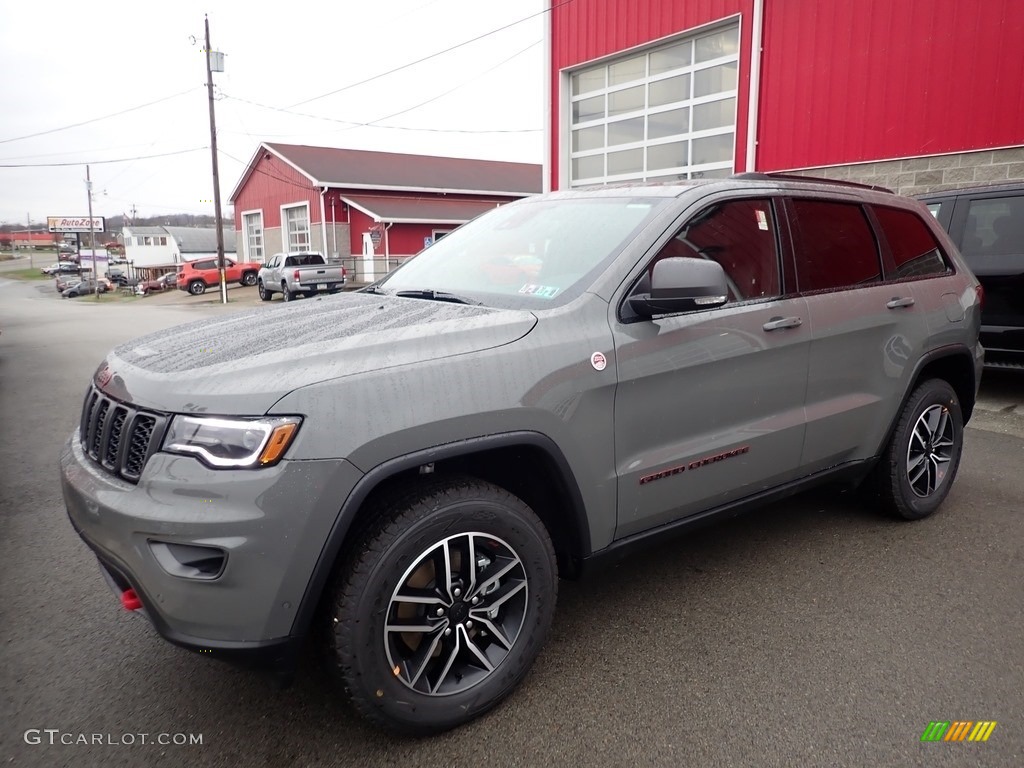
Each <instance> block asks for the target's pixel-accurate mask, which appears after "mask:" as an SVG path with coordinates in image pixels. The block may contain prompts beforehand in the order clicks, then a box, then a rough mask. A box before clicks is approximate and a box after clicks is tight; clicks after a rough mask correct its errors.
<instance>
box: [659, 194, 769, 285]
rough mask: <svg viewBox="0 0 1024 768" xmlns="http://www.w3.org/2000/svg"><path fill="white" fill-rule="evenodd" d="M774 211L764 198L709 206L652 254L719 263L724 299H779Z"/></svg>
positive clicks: (730, 201)
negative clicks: (725, 285)
mask: <svg viewBox="0 0 1024 768" xmlns="http://www.w3.org/2000/svg"><path fill="white" fill-rule="evenodd" d="M777 240H778V238H777V237H776V225H775V210H774V206H773V205H772V201H771V200H770V199H767V198H762V199H754V200H729V201H726V202H721V203H715V204H714V205H712V206H710V207H708V208H705V209H704V210H702V211H701V212H700V213H698V214H697V215H696V216H694V217H692V218H691V219H690V220H689V221H688V222H687V223H686V224H684V225H683V227H682V228H681V229H680V230H679V231H678V232H677V233H676V234H675V236H674V237H673V238H672V239H671V240H669V241H668V243H666V244H665V246H664V247H663V248H662V249H661V250H660V251H659V252H658V255H657V256H656V257H655V258H654V260H653V261H652V262H651V264H650V266H649V268H648V269H649V271H648V274H651V271H653V269H654V265H655V264H656V263H657V262H658V261H660V260H661V259H665V258H670V257H674V256H685V257H688V258H691V259H707V260H709V261H717V262H718V263H719V264H721V265H722V269H723V270H724V271H725V276H726V278H727V281H728V287H729V301H730V302H737V301H756V300H759V299H769V298H775V297H778V296H780V295H781V293H782V291H781V288H780V280H779V257H778V244H777Z"/></svg>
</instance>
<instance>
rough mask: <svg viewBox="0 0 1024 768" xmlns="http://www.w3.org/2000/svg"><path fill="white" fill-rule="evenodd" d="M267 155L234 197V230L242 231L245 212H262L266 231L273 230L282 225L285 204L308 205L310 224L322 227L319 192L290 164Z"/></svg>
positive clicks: (259, 161)
mask: <svg viewBox="0 0 1024 768" xmlns="http://www.w3.org/2000/svg"><path fill="white" fill-rule="evenodd" d="M266 154H269V153H266ZM266 154H265V155H264V157H261V158H260V159H259V160H258V161H257V163H256V167H255V168H254V169H253V172H252V173H251V174H250V175H249V178H248V179H247V180H246V182H245V184H244V185H243V186H242V189H241V190H239V192H238V197H236V198H235V230H236V231H240V230H241V229H242V211H252V210H260V209H262V210H263V228H264V229H273V228H274V227H280V226H281V206H282V205H291V204H292V203H302V202H308V203H309V223H310V224H311V225H312V224H319V223H320V192H319V190H317V189H316V188H314V187H313V185H312V183H311V182H310V180H309V179H308V178H306V177H305V176H303V175H302V174H301V173H299V172H298V171H296V170H295V169H294V168H292V167H291V166H290V165H288V164H287V163H285V162H283V161H281V160H280V159H278V158H277V157H275V156H273V155H270V157H269V158H268V157H267V156H266ZM329 216H330V213H329V212H328V217H329ZM339 219H340V217H339Z"/></svg>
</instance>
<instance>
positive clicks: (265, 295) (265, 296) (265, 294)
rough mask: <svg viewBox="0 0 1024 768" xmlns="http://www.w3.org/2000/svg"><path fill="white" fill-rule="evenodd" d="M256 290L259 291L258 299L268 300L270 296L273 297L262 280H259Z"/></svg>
mask: <svg viewBox="0 0 1024 768" xmlns="http://www.w3.org/2000/svg"><path fill="white" fill-rule="evenodd" d="M257 290H258V291H259V293H260V301H270V300H271V299H272V298H274V294H273V293H272V292H270V291H268V290H267V289H266V288H264V287H263V281H262V280H261V281H260V282H259V284H258V286H257Z"/></svg>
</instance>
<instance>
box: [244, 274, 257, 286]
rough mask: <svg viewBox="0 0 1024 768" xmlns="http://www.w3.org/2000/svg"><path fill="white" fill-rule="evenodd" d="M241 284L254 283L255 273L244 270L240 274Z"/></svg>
mask: <svg viewBox="0 0 1024 768" xmlns="http://www.w3.org/2000/svg"><path fill="white" fill-rule="evenodd" d="M242 285H256V273H255V272H246V273H245V274H244V275H242Z"/></svg>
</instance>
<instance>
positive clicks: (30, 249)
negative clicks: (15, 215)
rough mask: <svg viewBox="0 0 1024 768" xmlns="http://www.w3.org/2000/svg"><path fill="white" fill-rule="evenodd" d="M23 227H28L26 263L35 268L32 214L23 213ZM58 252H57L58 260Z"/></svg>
mask: <svg viewBox="0 0 1024 768" xmlns="http://www.w3.org/2000/svg"><path fill="white" fill-rule="evenodd" d="M25 227H26V228H27V229H28V265H29V267H31V268H32V269H35V268H36V256H35V253H36V247H35V245H33V244H32V214H31V213H26V214H25ZM59 257H60V254H58V260H59Z"/></svg>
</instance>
